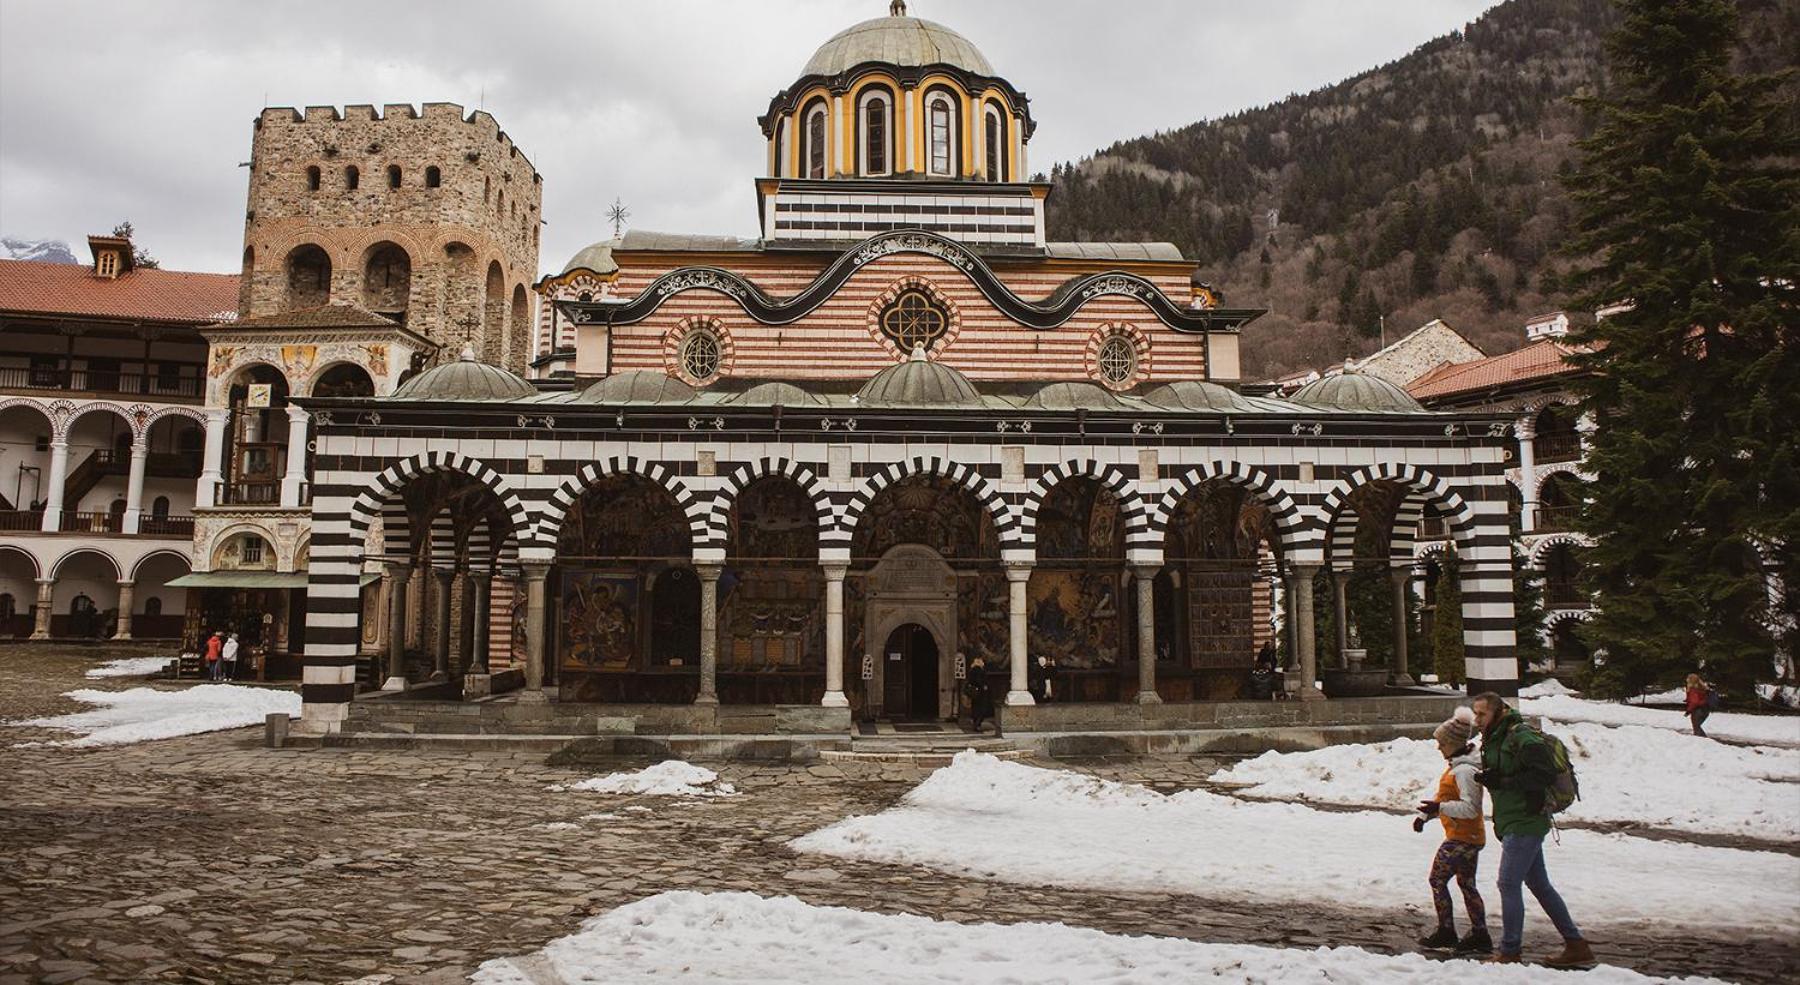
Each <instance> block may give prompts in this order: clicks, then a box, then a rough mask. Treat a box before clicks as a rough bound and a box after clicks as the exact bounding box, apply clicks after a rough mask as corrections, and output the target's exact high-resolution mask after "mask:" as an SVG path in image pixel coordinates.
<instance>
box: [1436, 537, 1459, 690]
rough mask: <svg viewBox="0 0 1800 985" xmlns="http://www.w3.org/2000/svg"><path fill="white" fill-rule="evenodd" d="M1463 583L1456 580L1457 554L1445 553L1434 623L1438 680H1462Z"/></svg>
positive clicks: (1445, 682) (1453, 681)
mask: <svg viewBox="0 0 1800 985" xmlns="http://www.w3.org/2000/svg"><path fill="white" fill-rule="evenodd" d="M1463 656H1464V652H1463V624H1462V586H1461V585H1460V584H1458V583H1457V574H1456V555H1454V554H1448V553H1446V554H1445V555H1444V556H1443V563H1442V564H1441V565H1440V566H1439V567H1438V580H1437V614H1436V616H1435V618H1434V620H1433V622H1432V624H1431V659H1432V662H1433V663H1435V664H1436V665H1437V675H1438V683H1439V684H1461V683H1462V682H1463V680H1464V670H1463Z"/></svg>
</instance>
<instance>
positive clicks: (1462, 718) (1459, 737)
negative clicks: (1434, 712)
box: [1431, 705, 1475, 748]
mask: <svg viewBox="0 0 1800 985" xmlns="http://www.w3.org/2000/svg"><path fill="white" fill-rule="evenodd" d="M1474 731H1475V712H1474V711H1473V710H1471V709H1470V708H1469V706H1468V705H1458V706H1457V708H1456V713H1455V714H1453V715H1451V716H1450V717H1449V718H1448V719H1446V720H1445V721H1444V724H1442V725H1439V726H1438V727H1437V728H1435V729H1433V730H1432V732H1431V737H1432V738H1433V739H1436V740H1437V743H1438V745H1441V746H1453V747H1456V748H1461V747H1463V746H1465V745H1468V743H1469V736H1470V735H1472V734H1473V733H1474Z"/></svg>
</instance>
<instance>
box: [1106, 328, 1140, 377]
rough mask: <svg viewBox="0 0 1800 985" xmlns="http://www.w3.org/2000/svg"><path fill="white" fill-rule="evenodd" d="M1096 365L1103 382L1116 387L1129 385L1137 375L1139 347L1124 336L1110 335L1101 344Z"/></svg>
mask: <svg viewBox="0 0 1800 985" xmlns="http://www.w3.org/2000/svg"><path fill="white" fill-rule="evenodd" d="M1096 363H1097V364H1098V366H1099V369H1100V380H1101V382H1103V383H1106V384H1107V385H1108V386H1114V387H1122V386H1126V385H1129V384H1130V383H1131V380H1132V378H1133V377H1135V376H1136V375H1137V347H1136V346H1134V345H1132V344H1131V340H1130V339H1128V338H1126V337H1125V336H1123V335H1109V336H1107V337H1106V341H1104V342H1102V343H1100V353H1099V356H1098V358H1097V359H1096Z"/></svg>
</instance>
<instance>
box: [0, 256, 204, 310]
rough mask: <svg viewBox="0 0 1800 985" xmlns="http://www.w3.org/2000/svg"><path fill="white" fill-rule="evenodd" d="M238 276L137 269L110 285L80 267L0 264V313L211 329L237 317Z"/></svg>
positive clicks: (21, 262)
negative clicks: (131, 321)
mask: <svg viewBox="0 0 1800 985" xmlns="http://www.w3.org/2000/svg"><path fill="white" fill-rule="evenodd" d="M237 298H238V276H237V275H236V274H196V273H187V272H185V271H179V270H146V269H145V268H143V267H137V268H134V269H133V270H131V271H129V272H127V273H124V274H120V275H119V276H118V277H116V278H114V279H112V280H108V279H106V278H104V277H96V276H94V268H92V267H89V266H86V265H84V264H74V263H40V262H37V261H35V260H0V313H5V314H32V315H71V316H77V317H88V318H128V319H133V320H143V321H159V322H186V323H189V324H207V323H210V322H216V321H226V320H230V319H231V318H233V317H235V312H236V311H237Z"/></svg>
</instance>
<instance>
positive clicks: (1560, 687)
mask: <svg viewBox="0 0 1800 985" xmlns="http://www.w3.org/2000/svg"><path fill="white" fill-rule="evenodd" d="M1580 693H1581V692H1580V691H1572V690H1570V689H1569V688H1568V687H1567V686H1565V685H1564V684H1563V682H1562V681H1559V680H1557V679H1556V678H1554V677H1548V678H1545V679H1544V680H1541V681H1538V682H1537V683H1536V684H1533V685H1531V686H1530V687H1522V688H1520V689H1519V697H1521V698H1548V697H1549V696H1551V695H1553V694H1580Z"/></svg>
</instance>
